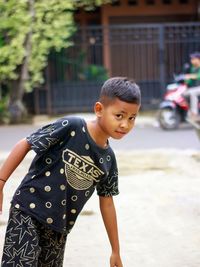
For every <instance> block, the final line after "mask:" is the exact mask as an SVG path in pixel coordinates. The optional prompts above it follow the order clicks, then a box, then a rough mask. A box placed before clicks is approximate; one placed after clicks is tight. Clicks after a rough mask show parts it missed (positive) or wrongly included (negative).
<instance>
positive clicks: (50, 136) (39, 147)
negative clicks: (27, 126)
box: [26, 118, 70, 154]
mask: <svg viewBox="0 0 200 267" xmlns="http://www.w3.org/2000/svg"><path fill="white" fill-rule="evenodd" d="M69 124H70V123H69V120H68V119H67V118H62V119H59V120H57V121H55V122H53V123H51V124H48V125H45V126H44V127H42V128H40V129H38V130H37V131H36V132H34V133H32V134H31V135H29V136H27V137H26V140H27V142H28V143H29V144H30V145H31V148H32V149H33V150H34V151H35V152H36V153H37V154H42V153H45V152H46V151H47V150H48V149H49V148H50V147H51V146H53V145H55V144H57V143H58V142H61V141H62V140H63V138H64V136H66V133H67V131H68V128H69Z"/></svg>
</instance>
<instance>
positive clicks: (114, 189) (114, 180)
mask: <svg viewBox="0 0 200 267" xmlns="http://www.w3.org/2000/svg"><path fill="white" fill-rule="evenodd" d="M96 189H97V194H98V195H99V196H103V197H110V196H116V195H118V194H119V189H118V169H117V163H116V159H115V157H114V158H113V163H112V165H111V169H110V171H109V174H108V175H107V176H106V178H104V179H102V181H100V182H99V183H98V184H97V186H96Z"/></svg>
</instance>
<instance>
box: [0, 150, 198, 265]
mask: <svg viewBox="0 0 200 267" xmlns="http://www.w3.org/2000/svg"><path fill="white" fill-rule="evenodd" d="M31 153H32V152H31ZM31 153H30V155H28V156H27V157H26V159H25V160H24V162H23V164H21V165H20V166H19V168H18V169H17V170H16V171H15V173H14V174H13V175H12V177H10V180H9V181H8V182H7V184H6V186H5V190H4V192H5V194H4V210H3V215H1V216H0V240H1V241H0V251H2V246H3V237H4V233H5V227H6V221H7V217H8V209H9V202H10V200H11V197H12V195H13V193H14V191H15V189H16V187H17V186H18V184H19V183H20V180H21V179H22V178H23V176H24V174H25V173H26V171H27V169H28V166H29V163H30V160H31V158H32V156H33V154H31ZM116 154H117V158H118V165H119V170H120V192H121V193H120V195H119V196H117V197H115V203H116V209H117V213H118V224H119V233H120V240H121V255H122V258H123V262H124V267H134V266H135V267H199V266H200V175H199V173H200V152H199V151H184V150H182V151H180V150H166V149H165V150H159V149H158V150H149V151H141V150H140V151H134V152H124V151H122V150H120V151H117V153H116ZM5 156H6V155H5V154H2V155H0V164H1V162H2V160H3V159H4V158H5ZM109 255H110V246H109V242H108V239H107V236H106V233H105V230H104V226H103V222H102V219H101V216H100V212H99V208H98V197H97V196H96V195H95V194H94V196H93V197H92V199H90V200H89V202H88V204H86V206H85V208H84V211H83V213H82V214H81V215H80V216H79V218H78V220H77V223H76V225H75V226H74V229H73V231H72V232H71V233H70V235H69V237H68V243H67V247H66V253H65V263H64V267H65V266H66V267H94V266H95V267H108V266H109ZM0 256H1V252H0Z"/></svg>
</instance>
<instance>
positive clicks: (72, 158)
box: [62, 149, 104, 190]
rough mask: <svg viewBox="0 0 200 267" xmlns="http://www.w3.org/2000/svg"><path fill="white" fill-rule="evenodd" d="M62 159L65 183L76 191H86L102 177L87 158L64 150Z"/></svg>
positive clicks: (100, 172) (101, 172) (101, 173)
mask: <svg viewBox="0 0 200 267" xmlns="http://www.w3.org/2000/svg"><path fill="white" fill-rule="evenodd" d="M62 158H63V162H64V163H65V175H66V178H67V181H68V183H69V184H70V186H71V187H73V188H74V189H76V190H85V189H88V188H89V187H91V186H92V185H93V183H94V182H99V179H100V177H101V176H102V175H104V172H103V171H102V170H101V169H99V168H98V167H97V166H96V165H95V164H94V162H93V160H92V159H91V158H90V157H89V156H80V155H78V154H76V153H75V152H73V151H72V150H69V149H66V150H64V151H63V155H62Z"/></svg>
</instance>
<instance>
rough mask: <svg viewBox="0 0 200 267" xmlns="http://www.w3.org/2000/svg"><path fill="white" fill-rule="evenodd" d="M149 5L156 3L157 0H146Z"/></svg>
mask: <svg viewBox="0 0 200 267" xmlns="http://www.w3.org/2000/svg"><path fill="white" fill-rule="evenodd" d="M146 4H147V5H155V0H146Z"/></svg>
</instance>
